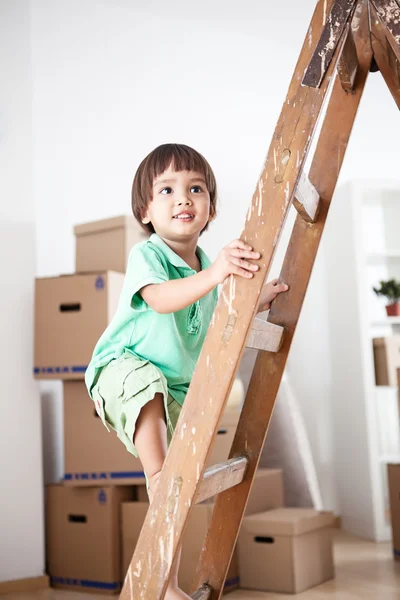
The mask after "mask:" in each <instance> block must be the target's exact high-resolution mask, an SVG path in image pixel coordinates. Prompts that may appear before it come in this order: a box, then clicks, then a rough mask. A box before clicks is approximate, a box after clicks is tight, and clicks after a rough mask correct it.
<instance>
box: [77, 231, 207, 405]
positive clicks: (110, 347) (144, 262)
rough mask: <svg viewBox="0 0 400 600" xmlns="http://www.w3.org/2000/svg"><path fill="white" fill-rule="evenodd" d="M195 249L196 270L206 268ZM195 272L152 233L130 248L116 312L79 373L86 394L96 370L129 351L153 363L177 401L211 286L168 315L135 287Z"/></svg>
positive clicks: (200, 335) (201, 331)
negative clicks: (193, 299) (199, 295)
mask: <svg viewBox="0 0 400 600" xmlns="http://www.w3.org/2000/svg"><path fill="white" fill-rule="evenodd" d="M196 253H197V256H198V258H199V260H200V263H201V268H202V270H203V269H206V268H207V267H209V266H210V264H211V262H210V260H209V258H208V257H207V255H206V254H205V252H203V250H201V248H199V247H197V250H196ZM195 273H196V271H194V270H193V269H192V268H191V267H189V265H187V264H186V263H185V261H184V260H183V259H182V258H180V256H178V255H177V254H175V252H173V250H171V248H170V247H169V246H168V245H167V244H166V243H165V242H164V241H163V240H162V238H160V236H158V235H157V234H153V235H152V236H151V237H150V238H149V239H148V240H146V241H144V242H140V243H139V244H137V245H136V246H134V247H133V248H132V250H131V253H130V256H129V261H128V266H127V271H126V276H125V280H124V285H123V288H122V292H121V297H120V300H119V304H118V308H117V311H116V313H115V315H114V317H113V319H112V321H111V322H110V324H109V325H108V327H107V329H106V330H105V332H104V333H103V335H102V336H101V338H100V339H99V341H98V342H97V344H96V347H95V349H94V352H93V356H92V359H91V361H90V364H89V366H88V368H87V370H86V373H85V381H86V386H87V388H88V391H89V394H91V389H92V387H93V384H94V383H95V381H96V378H97V375H98V373H99V371H100V369H101V368H102V367H104V366H105V365H107V364H108V363H109V362H110V361H111V360H113V359H114V358H119V357H120V356H121V355H122V354H123V353H124V352H125V351H129V352H132V354H134V355H135V356H138V357H139V358H142V359H146V360H149V361H150V362H152V363H153V364H154V365H155V366H156V367H158V368H159V369H160V370H161V371H162V373H163V374H164V375H165V377H166V380H167V383H168V391H169V393H170V394H171V396H172V397H173V398H174V399H175V400H176V401H177V402H179V404H183V401H184V399H185V396H186V393H187V391H188V388H189V384H190V381H191V379H192V375H193V371H194V369H195V366H196V363H197V360H198V358H199V354H200V351H201V348H202V346H203V342H204V339H205V337H206V333H207V329H208V326H209V324H210V321H211V318H212V315H213V312H214V309H215V305H216V303H217V299H218V291H217V288H214V289H213V290H212V291H211V292H210V293H209V294H207V295H206V296H204V297H203V298H201V299H200V300H198V301H197V302H195V303H194V304H192V305H191V306H188V307H187V308H184V309H182V310H179V311H177V312H175V313H169V314H159V313H156V312H155V311H154V310H152V309H151V308H150V306H149V305H148V304H147V303H146V302H145V301H144V300H143V298H142V296H141V295H140V294H139V293H138V292H139V290H140V289H141V288H142V287H144V286H145V285H149V284H152V283H163V282H164V281H169V280H171V279H183V278H184V277H190V276H191V275H194V274H195Z"/></svg>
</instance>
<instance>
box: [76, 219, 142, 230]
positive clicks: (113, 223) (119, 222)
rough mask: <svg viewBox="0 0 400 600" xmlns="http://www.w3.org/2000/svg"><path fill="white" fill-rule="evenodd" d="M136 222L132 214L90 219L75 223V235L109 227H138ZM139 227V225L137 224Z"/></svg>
mask: <svg viewBox="0 0 400 600" xmlns="http://www.w3.org/2000/svg"><path fill="white" fill-rule="evenodd" d="M138 226H139V225H138V223H137V221H136V219H135V217H134V216H133V215H121V216H120V217H111V218H110V219H101V220H100V221H90V222H89V223H80V224H79V225H75V227H74V234H75V235H86V234H89V233H96V232H100V231H105V230H109V229H118V228H119V227H138ZM139 227H140V226H139Z"/></svg>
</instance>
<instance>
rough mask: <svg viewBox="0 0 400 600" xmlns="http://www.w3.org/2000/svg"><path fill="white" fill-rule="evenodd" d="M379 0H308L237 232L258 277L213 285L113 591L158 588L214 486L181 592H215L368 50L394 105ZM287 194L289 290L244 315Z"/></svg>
mask: <svg viewBox="0 0 400 600" xmlns="http://www.w3.org/2000/svg"><path fill="white" fill-rule="evenodd" d="M390 2H393V0H387V1H385V0H379V2H378V0H371V1H369V0H335V1H334V0H320V1H319V2H318V3H317V6H316V9H315V12H314V15H313V18H312V21H311V24H310V28H309V29H308V31H307V34H306V37H305V42H304V45H303V48H302V51H301V54H300V57H299V60H298V63H297V66H296V69H295V72H294V75H293V78H292V81H291V83H290V87H289V91H288V94H287V97H286V100H285V102H284V105H283V108H282V112H281V115H280V118H279V121H278V124H277V127H276V130H275V133H274V136H273V139H272V143H271V146H270V148H269V152H268V156H267V160H266V162H265V165H264V169H263V172H262V174H261V177H260V179H259V181H258V184H257V187H256V191H255V193H254V196H253V199H252V203H251V206H250V208H249V212H248V214H247V218H246V222H245V228H244V231H243V233H242V236H241V239H243V240H244V241H246V242H247V243H249V244H250V245H251V246H253V247H254V248H256V249H257V250H259V251H260V252H261V254H262V258H261V260H260V275H258V276H256V277H254V278H253V279H251V280H246V281H244V280H243V279H241V278H240V277H233V276H231V277H230V278H229V279H227V280H226V281H225V283H224V285H223V289H222V293H221V295H220V299H219V303H218V306H217V308H216V311H215V313H214V317H213V320H212V323H211V325H210V328H209V332H208V335H207V338H206V341H205V343H204V346H203V350H202V353H201V355H200V358H199V361H198V364H197V368H196V371H195V374H194V377H193V380H192V383H191V385H190V389H189V392H188V395H187V397H186V400H185V403H184V406H183V409H182V413H181V416H180V418H179V422H178V425H177V429H176V432H175V435H174V439H173V442H172V444H171V447H170V449H169V452H168V456H167V459H166V462H165V465H164V468H163V471H162V474H161V477H160V481H159V486H158V490H157V494H156V497H155V499H154V501H153V503H152V504H151V506H150V508H149V511H148V514H147V517H146V520H145V523H144V525H143V528H142V532H141V535H140V538H139V541H138V544H137V547H136V550H135V553H134V556H133V558H132V562H131V564H130V567H129V571H128V573H127V576H126V579H125V583H124V587H123V590H122V593H121V599H123V600H139V599H140V600H159V599H161V598H163V597H164V594H165V591H166V587H167V584H168V580H169V575H170V570H171V565H172V563H173V560H174V557H175V554H176V551H177V548H178V547H179V544H180V542H181V539H182V534H183V530H184V527H185V524H186V521H187V518H188V515H189V511H190V509H191V506H193V505H194V504H195V503H196V502H199V501H203V500H205V499H207V498H210V497H212V496H214V495H215V494H218V496H217V500H216V503H215V506H214V511H213V516H212V519H211V523H210V527H209V531H208V535H207V538H206V540H205V544H204V547H203V551H202V555H201V559H200V564H199V566H198V570H197V574H196V577H195V579H196V584H195V586H194V589H197V591H194V593H193V595H192V598H193V599H196V600H205V599H206V598H207V599H209V600H217V599H218V598H220V597H221V594H222V592H223V587H224V582H225V578H226V574H227V571H228V567H229V563H230V560H231V557H232V553H233V549H234V546H235V543H236V539H237V535H238V530H239V527H240V524H241V521H242V518H243V513H244V510H245V507H246V503H247V498H248V495H249V492H250V488H251V485H252V481H253V477H254V473H255V470H256V468H257V465H258V461H259V457H260V453H261V450H262V448H263V445H264V441H265V437H266V434H267V430H268V425H269V422H270V418H271V414H272V410H273V407H274V402H275V398H276V395H277V392H278V389H279V384H280V381H281V378H282V375H283V371H284V368H285V364H286V361H287V357H288V353H289V349H290V346H291V342H292V339H293V335H294V332H295V329H296V325H297V322H298V319H299V315H300V311H301V307H302V303H303V300H304V296H305V293H306V290H307V286H308V282H309V279H310V275H311V271H312V268H313V264H314V260H315V257H316V253H317V250H318V246H319V243H320V239H321V235H322V232H323V229H324V226H325V222H326V218H327V214H328V210H329V206H330V203H331V199H332V196H333V192H334V189H335V186H336V182H337V178H338V175H339V171H340V168H341V165H342V161H343V158H344V153H345V149H346V147H347V143H348V140H349V137H350V133H351V130H352V126H353V123H354V119H355V116H356V112H357V109H358V106H359V102H360V99H361V95H362V92H363V90H364V86H365V82H366V79H367V76H368V74H369V72H370V67H371V62H372V58H373V55H374V58H375V61H376V64H377V65H378V67H379V69H380V71H381V72H382V74H383V76H384V78H385V81H386V83H387V85H388V87H389V89H390V91H391V92H392V95H393V96H394V98H395V101H396V102H397V103H398V104H400V94H399V91H398V90H399V88H398V85H397V84H396V82H398V73H399V72H400V70H399V60H398V58H399V57H400V44H399V40H400V32H398V33H399V35H397V33H396V31H392V30H393V27H394V26H393V24H392V23H391V22H390V21H388V19H386V18H385V15H386V13H387V11H388V10H389V4H390ZM371 14H373V15H374V18H373V19H371V20H370V15H371ZM370 27H372V32H371V30H370ZM396 27H397V26H396ZM350 36H351V37H350ZM328 90H329V92H330V94H329V98H328ZM325 97H327V98H328V101H327V104H326V113H325V116H324V120H323V124H322V129H321V131H320V135H319V139H318V143H317V146H316V150H315V154H314V157H313V161H312V164H311V168H310V172H309V174H308V176H306V175H305V173H303V165H304V162H305V159H306V156H307V153H308V151H309V149H310V144H311V140H312V137H313V134H314V132H315V130H316V124H317V120H318V117H319V115H320V112H321V108H322V105H323V101H324V99H325ZM292 203H293V204H294V206H295V208H296V209H297V211H298V215H297V218H296V221H295V224H294V227H293V231H292V234H291V238H290V241H289V245H288V248H287V251H286V255H285V258H284V262H283V267H282V272H281V280H282V281H285V282H286V283H288V284H289V286H290V290H289V292H287V293H286V294H281V295H279V296H278V297H277V298H276V300H275V301H274V303H273V304H272V308H271V310H270V312H269V315H268V321H267V322H265V321H262V320H260V319H255V314H256V311H257V305H258V301H259V297H260V292H261V288H262V285H263V282H264V281H265V279H266V277H267V275H268V272H269V270H270V266H271V262H272V260H273V257H274V253H275V250H276V246H277V243H278V241H279V238H280V234H281V231H282V228H283V226H284V223H285V220H286V217H287V215H288V212H289V209H290V207H291V205H292ZM246 343H247V344H248V345H249V346H250V347H253V348H257V349H258V356H257V360H256V364H255V367H254V371H253V375H252V378H251V381H250V385H249V389H248V392H247V396H246V399H245V403H244V406H243V409H242V413H241V416H240V420H239V424H238V428H237V432H236V436H235V439H234V442H233V445H232V449H231V452H230V459H229V460H228V461H227V462H226V463H221V464H219V465H216V466H214V467H211V468H210V469H207V471H205V472H204V465H205V463H206V459H207V457H208V454H209V452H210V448H211V445H212V442H213V439H214V436H215V435H216V433H217V430H218V424H219V420H220V418H221V416H222V413H223V410H224V407H225V403H226V401H227V398H228V395H229V392H230V389H231V386H232V384H233V381H234V378H235V375H236V371H237V368H238V365H239V362H240V358H241V356H242V353H243V350H244V348H245V347H246ZM310 367H311V365H310ZM205 414H206V415H207V418H204V415H205Z"/></svg>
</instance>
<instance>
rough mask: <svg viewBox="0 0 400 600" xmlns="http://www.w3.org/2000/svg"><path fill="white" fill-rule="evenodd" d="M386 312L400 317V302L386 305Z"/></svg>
mask: <svg viewBox="0 0 400 600" xmlns="http://www.w3.org/2000/svg"><path fill="white" fill-rule="evenodd" d="M386 313H387V316H388V317H400V302H395V303H394V304H388V305H387V306H386Z"/></svg>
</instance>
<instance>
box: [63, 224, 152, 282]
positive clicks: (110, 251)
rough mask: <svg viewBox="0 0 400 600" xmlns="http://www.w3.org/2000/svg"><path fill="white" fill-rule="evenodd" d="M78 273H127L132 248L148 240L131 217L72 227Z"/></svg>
mask: <svg viewBox="0 0 400 600" xmlns="http://www.w3.org/2000/svg"><path fill="white" fill-rule="evenodd" d="M74 233H75V240H76V252H75V267H76V268H75V270H76V272H77V273H91V272H93V271H119V272H121V273H124V272H125V271H126V267H127V263H128V258H129V253H130V251H131V248H132V246H134V245H135V244H137V243H138V242H141V241H143V240H145V239H147V238H148V235H147V234H146V232H145V231H144V230H143V229H142V228H141V227H140V225H139V223H138V222H137V221H136V219H135V217H133V216H121V217H113V218H111V219H103V220H102V221H93V222H91V223H83V224H82V225H76V226H75V227H74Z"/></svg>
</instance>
